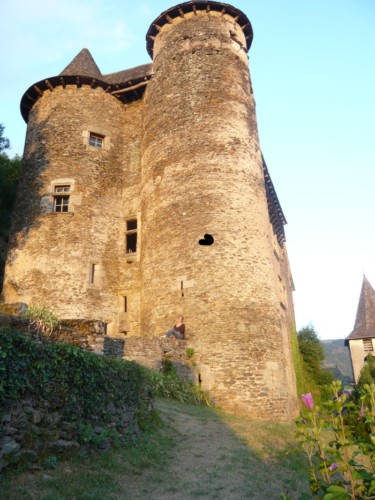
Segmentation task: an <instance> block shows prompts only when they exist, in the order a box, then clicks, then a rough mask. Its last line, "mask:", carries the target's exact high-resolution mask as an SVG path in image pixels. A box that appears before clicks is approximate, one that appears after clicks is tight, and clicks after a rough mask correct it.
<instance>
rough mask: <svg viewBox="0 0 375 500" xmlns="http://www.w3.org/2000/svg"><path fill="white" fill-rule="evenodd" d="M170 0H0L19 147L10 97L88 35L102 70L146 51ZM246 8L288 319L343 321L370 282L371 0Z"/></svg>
mask: <svg viewBox="0 0 375 500" xmlns="http://www.w3.org/2000/svg"><path fill="white" fill-rule="evenodd" d="M174 5H175V3H174V2H171V1H170V0H156V1H148V0H139V1H138V2H133V1H129V0H64V2H61V1H56V0H48V1H47V0H33V1H32V2H31V1H30V0H12V1H11V2H3V3H2V6H1V7H0V46H1V47H2V50H1V51H0V68H1V78H0V123H3V124H4V126H5V135H6V137H8V138H9V139H10V141H11V145H12V149H11V151H10V152H9V155H10V156H13V155H15V154H20V155H22V152H23V143H24V138H25V131H26V125H25V123H24V122H23V119H22V117H21V115H20V112H19V102H20V100H21V97H22V95H23V94H24V92H25V91H26V90H27V89H28V87H29V86H30V85H32V84H34V83H36V82H38V81H39V80H42V79H44V78H48V77H52V76H56V75H58V74H59V73H60V72H61V71H62V70H63V69H64V68H65V67H66V66H67V65H68V64H69V63H70V62H71V60H72V59H73V58H74V57H75V56H76V55H77V54H78V52H79V51H80V50H81V49H82V48H84V47H86V48H88V49H89V50H90V52H91V54H92V55H93V57H94V59H95V61H96V63H97V64H98V66H99V68H100V70H101V72H102V73H103V74H105V73H111V72H115V71H120V70H122V69H127V68H131V67H134V66H138V65H141V64H145V63H148V62H150V59H149V56H148V54H147V52H146V48H145V35H146V32H147V30H148V27H149V26H150V24H151V23H152V22H153V21H154V20H155V18H156V17H158V15H159V14H160V13H161V12H163V11H164V10H166V9H168V8H170V7H172V6H174ZM232 5H233V6H235V7H237V8H238V9H240V10H242V11H243V12H244V13H245V14H246V15H247V16H248V18H249V19H250V21H251V24H252V27H253V31H254V41H253V44H252V47H251V49H250V52H249V60H250V73H251V78H252V82H253V88H254V95H255V100H256V104H257V108H256V109H257V119H258V128H259V135H260V142H261V148H262V151H263V155H264V157H265V160H266V163H267V165H268V169H269V171H270V174H271V177H272V180H273V183H274V185H275V188H276V191H277V194H278V197H279V201H280V204H281V206H282V208H283V211H284V214H285V216H286V219H287V221H288V224H287V226H286V227H285V230H286V237H287V249H288V254H289V259H290V264H291V269H292V275H293V279H294V284H295V292H294V303H295V313H296V322H297V328H298V329H299V328H302V327H304V326H306V325H308V324H309V323H312V324H313V326H314V327H315V329H316V331H317V333H318V334H319V337H320V338H321V339H322V340H324V339H335V338H344V337H346V336H347V335H349V334H350V332H351V331H352V329H353V326H354V321H355V316H356V312H357V306H358V300H359V295H360V291H361V286H362V280H363V275H364V274H365V275H366V277H367V278H368V280H369V281H370V283H371V284H372V286H373V287H374V288H375V29H374V26H375V1H374V0H234V1H233V2H232Z"/></svg>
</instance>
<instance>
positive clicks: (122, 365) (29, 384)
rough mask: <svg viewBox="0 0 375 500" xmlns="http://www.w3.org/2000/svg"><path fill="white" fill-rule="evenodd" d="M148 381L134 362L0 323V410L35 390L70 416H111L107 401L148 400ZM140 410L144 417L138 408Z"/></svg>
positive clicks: (122, 403) (87, 418) (119, 404)
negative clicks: (38, 339)
mask: <svg viewBox="0 0 375 500" xmlns="http://www.w3.org/2000/svg"><path fill="white" fill-rule="evenodd" d="M149 390H150V387H149V381H148V379H147V377H146V376H145V373H144V371H143V369H142V368H141V367H140V366H139V365H137V364H136V363H134V362H131V361H122V360H115V359H112V358H107V357H101V356H98V355H96V354H93V353H89V352H85V351H82V350H81V349H79V348H76V347H71V346H68V345H65V344H49V343H48V344H37V343H35V342H33V341H32V340H30V339H28V338H26V337H25V336H23V335H21V334H20V333H17V332H13V331H11V330H9V329H7V328H0V412H1V407H2V406H3V405H4V404H5V402H6V401H8V400H12V399H16V400H18V399H21V398H23V397H24V396H34V397H36V398H43V399H48V400H52V401H56V403H57V404H58V406H61V408H62V411H63V416H64V418H65V419H67V420H70V421H81V422H83V421H87V422H90V421H98V420H101V421H103V422H105V421H110V420H111V415H109V414H108V408H109V407H110V405H112V406H114V407H118V408H121V407H123V406H128V407H129V408H137V407H138V410H139V408H142V405H148V400H149ZM145 410H146V408H145ZM138 414H139V416H140V418H141V417H142V411H141V412H139V411H138Z"/></svg>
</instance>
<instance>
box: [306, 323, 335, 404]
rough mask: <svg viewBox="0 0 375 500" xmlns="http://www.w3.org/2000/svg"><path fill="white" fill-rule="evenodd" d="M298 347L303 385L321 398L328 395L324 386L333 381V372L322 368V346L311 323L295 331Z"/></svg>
mask: <svg viewBox="0 0 375 500" xmlns="http://www.w3.org/2000/svg"><path fill="white" fill-rule="evenodd" d="M297 339H298V347H299V350H300V353H301V355H302V359H303V367H304V370H303V371H304V379H305V386H307V387H308V388H309V392H310V391H311V392H313V393H314V395H315V396H317V397H318V398H321V399H322V400H324V399H326V397H328V393H327V391H326V390H325V386H328V384H330V383H331V382H333V378H334V377H333V374H332V373H331V372H329V371H328V370H326V369H324V368H322V361H323V360H324V347H323V345H322V343H321V342H320V340H319V337H318V334H317V333H316V331H315V328H314V327H313V325H311V324H310V325H308V326H305V327H304V328H302V329H301V330H299V331H298V333H297Z"/></svg>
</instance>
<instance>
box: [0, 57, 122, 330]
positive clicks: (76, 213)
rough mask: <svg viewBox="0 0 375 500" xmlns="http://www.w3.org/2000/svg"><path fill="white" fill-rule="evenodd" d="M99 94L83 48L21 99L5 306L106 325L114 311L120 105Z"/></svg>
mask: <svg viewBox="0 0 375 500" xmlns="http://www.w3.org/2000/svg"><path fill="white" fill-rule="evenodd" d="M107 87H108V84H107V83H105V82H103V81H102V80H101V74H100V71H99V69H98V68H97V66H96V64H95V62H94V61H93V59H92V57H91V55H90V53H89V52H88V50H86V49H84V50H83V51H81V52H80V54H79V55H78V56H77V57H76V58H75V59H74V60H73V61H72V63H71V64H70V65H69V66H68V67H67V68H66V69H65V70H64V71H63V72H62V73H61V74H60V75H59V76H56V77H52V78H49V79H47V80H43V81H41V82H38V83H36V84H35V85H33V86H32V87H30V89H29V90H28V91H27V92H26V94H25V96H24V97H23V100H22V103H21V111H22V114H23V116H24V118H25V119H26V121H27V122H28V128H27V135H26V143H25V150H24V157H23V171H22V175H21V182H20V187H19V192H18V195H17V201H16V206H15V210H14V216H13V228H12V239H11V242H10V246H9V252H8V259H7V267H6V275H5V280H4V290H3V296H4V300H5V301H6V302H26V303H28V304H34V305H38V306H44V307H48V308H49V309H51V310H53V311H54V312H55V313H57V314H58V316H59V317H62V318H96V319H102V320H104V321H110V320H111V319H112V318H113V317H114V315H115V313H116V312H117V310H116V308H117V290H116V286H117V282H116V277H117V274H118V269H117V268H116V262H118V255H119V252H118V246H119V234H118V231H117V228H118V227H119V222H118V221H119V213H120V210H121V188H120V186H119V179H121V176H122V163H121V161H122V124H123V121H122V117H123V105H122V103H121V102H120V101H119V100H118V99H116V98H115V97H114V96H113V95H111V94H110V93H107V92H106V91H105V89H106V88H107ZM114 145H115V146H116V147H114Z"/></svg>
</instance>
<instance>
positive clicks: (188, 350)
mask: <svg viewBox="0 0 375 500" xmlns="http://www.w3.org/2000/svg"><path fill="white" fill-rule="evenodd" d="M194 355H195V350H194V348H193V347H187V348H186V357H187V358H188V359H191V358H193V357H194Z"/></svg>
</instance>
